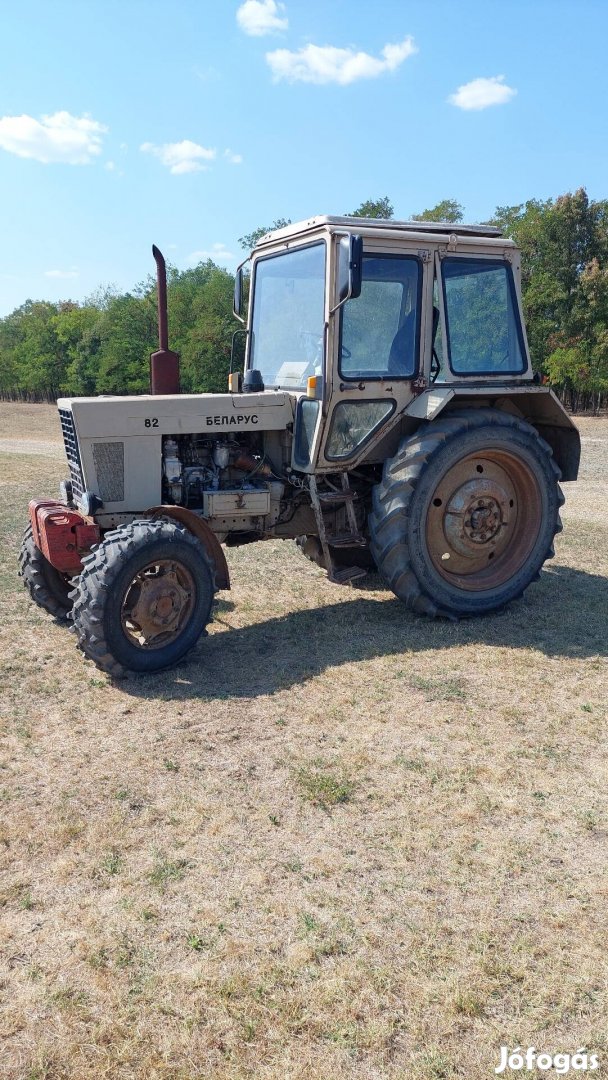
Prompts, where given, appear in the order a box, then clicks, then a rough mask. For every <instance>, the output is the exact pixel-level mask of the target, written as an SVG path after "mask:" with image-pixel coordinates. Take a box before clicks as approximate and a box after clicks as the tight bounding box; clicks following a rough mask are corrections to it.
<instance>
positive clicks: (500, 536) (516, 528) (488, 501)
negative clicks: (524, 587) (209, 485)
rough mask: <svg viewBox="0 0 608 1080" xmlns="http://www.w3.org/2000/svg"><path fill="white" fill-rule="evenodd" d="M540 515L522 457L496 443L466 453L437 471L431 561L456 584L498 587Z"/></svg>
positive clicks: (529, 543) (532, 536)
mask: <svg viewBox="0 0 608 1080" xmlns="http://www.w3.org/2000/svg"><path fill="white" fill-rule="evenodd" d="M542 516H543V503H542V496H541V491H540V487H539V484H538V481H537V479H536V476H535V474H534V472H533V470H532V469H531V467H530V466H529V465H528V464H527V463H526V461H525V460H524V459H523V458H521V457H519V456H516V455H514V454H511V453H508V452H507V451H506V450H500V449H484V450H482V451H480V452H477V453H473V454H468V455H467V456H466V457H463V458H461V459H460V460H459V461H457V462H456V463H455V464H454V465H453V466H452V467H451V468H450V469H448V471H447V472H446V473H445V474H444V476H442V477H441V480H440V481H439V483H438V485H437V487H436V489H435V491H434V492H433V494H432V496H431V499H430V502H429V506H428V510H427V515H426V542H427V548H428V552H429V556H430V558H431V561H432V564H433V566H434V568H435V570H436V571H437V572H438V573H439V574H440V576H441V577H442V578H443V579H444V580H445V581H448V582H449V583H450V584H452V585H454V586H455V587H456V588H459V589H464V590H466V591H469V592H480V591H482V590H485V589H496V588H499V587H500V586H501V585H504V584H505V583H506V582H507V581H509V580H510V579H511V578H512V577H513V575H514V574H516V573H517V572H518V570H520V569H521V567H522V566H523V565H524V564H525V562H526V560H527V559H528V557H529V555H530V553H531V552H532V550H533V548H534V545H535V543H536V541H537V539H538V535H539V532H540V528H541V524H542Z"/></svg>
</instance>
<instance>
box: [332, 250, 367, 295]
mask: <svg viewBox="0 0 608 1080" xmlns="http://www.w3.org/2000/svg"><path fill="white" fill-rule="evenodd" d="M362 273H363V237H362V236H344V237H342V239H341V240H340V246H339V250H338V303H337V304H336V308H339V307H341V305H342V304H344V303H345V302H346V301H347V300H355V299H356V298H357V296H360V295H361V277H362ZM334 310H336V309H334Z"/></svg>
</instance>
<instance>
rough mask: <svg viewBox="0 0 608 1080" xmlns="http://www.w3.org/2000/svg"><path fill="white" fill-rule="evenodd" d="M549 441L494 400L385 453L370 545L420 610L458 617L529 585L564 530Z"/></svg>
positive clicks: (492, 606)
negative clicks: (391, 454)
mask: <svg viewBox="0 0 608 1080" xmlns="http://www.w3.org/2000/svg"><path fill="white" fill-rule="evenodd" d="M559 476H560V473H559V469H558V467H557V465H556V464H555V462H554V460H553V457H552V453H551V448H550V447H549V446H548V444H547V443H546V442H545V441H544V440H543V439H541V438H540V436H539V435H538V432H537V431H536V430H535V428H533V427H532V426H531V425H530V424H528V423H526V422H525V421H524V420H520V419H519V418H517V417H514V416H511V415H510V414H508V413H503V412H500V411H499V410H496V409H488V408H480V409H472V408H471V409H462V410H459V411H458V412H454V413H451V414H450V415H449V416H446V417H445V418H443V419H440V420H437V421H432V422H430V423H428V424H425V425H424V426H422V427H421V428H420V429H419V430H418V431H417V432H416V434H415V435H414V436H411V437H410V438H408V439H405V440H404V441H403V443H402V444H401V446H400V447H399V451H398V453H397V454H396V455H395V457H394V458H392V459H391V460H389V461H387V462H386V464H385V467H384V475H383V479H382V481H381V483H380V484H378V485H377V486H376V488H375V489H374V496H373V512H372V514H371V515H370V519H369V528H370V535H371V538H372V544H371V549H372V554H373V556H374V558H375V560H376V563H377V566H378V569H379V571H380V573H381V575H382V576H383V578H384V579H385V581H386V582H387V584H388V586H389V588H391V589H392V591H393V592H394V593H395V595H396V596H398V597H399V599H400V600H402V601H403V602H404V603H405V604H406V605H407V606H408V607H409V608H411V609H412V610H413V611H417V612H420V613H424V614H427V615H433V616H435V615H444V616H447V617H449V618H458V617H459V616H466V615H480V614H484V613H486V612H490V611H496V610H497V609H499V608H502V607H504V605H505V604H507V603H509V601H511V600H514V599H515V598H516V597H519V596H521V595H522V593H523V592H524V590H525V589H526V588H527V586H528V585H529V584H530V582H532V581H534V580H535V579H536V578H537V577H538V576H539V573H540V569H541V567H542V565H543V563H544V561H545V559H547V558H551V557H552V555H553V538H554V536H555V534H556V533H557V532H559V531H560V530H561V522H560V518H559V507H560V506H561V505H562V503H563V501H564V499H563V495H562V493H561V490H560V487H559V483H558V481H559Z"/></svg>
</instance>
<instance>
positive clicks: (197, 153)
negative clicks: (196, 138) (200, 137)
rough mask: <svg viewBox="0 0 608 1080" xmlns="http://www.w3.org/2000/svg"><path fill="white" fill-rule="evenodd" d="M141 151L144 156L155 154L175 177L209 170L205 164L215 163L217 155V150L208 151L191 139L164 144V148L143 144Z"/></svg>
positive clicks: (152, 144)
mask: <svg viewBox="0 0 608 1080" xmlns="http://www.w3.org/2000/svg"><path fill="white" fill-rule="evenodd" d="M139 149H140V150H143V152H144V154H154V156H155V157H157V158H159V160H160V161H162V163H163V165H166V166H167V168H168V169H169V171H170V172H172V173H173V174H174V175H175V176H179V175H180V174H182V173H191V172H202V171H203V170H204V169H207V168H208V166H207V165H205V164H203V163H204V162H206V161H213V160H214V158H215V157H216V154H217V151H216V150H208V149H207V147H205V146H200V145H199V143H195V142H192V141H191V140H190V139H182V141H181V142H175V143H163V145H162V146H155V145H154V143H148V142H146V143H142V145H141V146H140V148H139Z"/></svg>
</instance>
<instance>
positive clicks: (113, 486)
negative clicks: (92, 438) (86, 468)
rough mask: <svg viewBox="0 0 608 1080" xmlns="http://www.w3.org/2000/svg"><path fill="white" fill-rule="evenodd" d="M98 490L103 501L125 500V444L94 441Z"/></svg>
mask: <svg viewBox="0 0 608 1080" xmlns="http://www.w3.org/2000/svg"><path fill="white" fill-rule="evenodd" d="M93 461H94V462H95V474H96V476H97V492H96V494H99V497H100V499H101V501H102V502H123V501H124V497H125V444H124V443H123V442H99V443H98V442H96V443H93Z"/></svg>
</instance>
